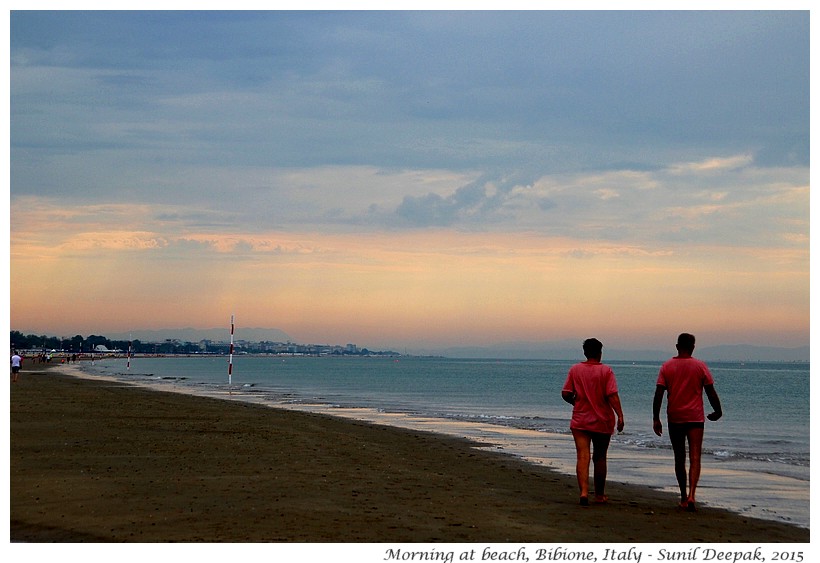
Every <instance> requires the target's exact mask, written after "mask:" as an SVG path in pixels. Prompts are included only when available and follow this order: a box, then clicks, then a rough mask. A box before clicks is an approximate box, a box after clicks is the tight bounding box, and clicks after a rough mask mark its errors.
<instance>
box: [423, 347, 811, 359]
mask: <svg viewBox="0 0 820 563" xmlns="http://www.w3.org/2000/svg"><path fill="white" fill-rule="evenodd" d="M414 353H420V354H430V355H440V356H446V357H449V358H497V359H510V360H512V359H517V360H583V359H584V356H583V352H582V350H581V346H580V344H577V343H572V344H571V343H569V342H544V343H533V342H510V343H505V344H496V345H490V346H458V347H448V348H440V349H430V350H424V351H414ZM674 355H675V347H674V344H673V345H672V346H670V348H669V349H668V350H647V349H644V350H624V349H612V348H607V347H606V346H604V361H647V362H648V361H663V360H667V359H669V358H670V357H672V356H674ZM695 356H696V357H698V358H700V359H702V360H707V361H720V360H723V361H740V362H808V361H809V360H810V352H809V346H800V347H797V348H778V347H774V346H751V345H743V344H738V345H726V346H706V347H703V348H697V349H696V350H695Z"/></svg>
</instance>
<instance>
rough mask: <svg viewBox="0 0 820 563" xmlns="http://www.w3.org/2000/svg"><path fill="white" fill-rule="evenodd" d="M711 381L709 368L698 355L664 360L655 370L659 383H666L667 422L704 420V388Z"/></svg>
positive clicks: (663, 384)
mask: <svg viewBox="0 0 820 563" xmlns="http://www.w3.org/2000/svg"><path fill="white" fill-rule="evenodd" d="M714 383H715V380H714V379H713V378H712V374H711V373H710V372H709V368H708V367H706V364H705V363H703V362H702V361H700V360H698V359H697V358H672V359H671V360H667V361H666V363H664V364H663V365H662V366H661V371H660V372H659V373H658V385H662V386H664V387H666V392H667V397H666V416H667V418H668V420H669V422H672V423H681V422H704V420H705V418H706V417H705V416H704V412H703V388H704V386H706V385H714Z"/></svg>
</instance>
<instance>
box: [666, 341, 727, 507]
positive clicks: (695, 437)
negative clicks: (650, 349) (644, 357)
mask: <svg viewBox="0 0 820 563" xmlns="http://www.w3.org/2000/svg"><path fill="white" fill-rule="evenodd" d="M676 347H677V349H678V355H677V356H675V357H674V358H672V359H670V360H667V361H666V362H665V363H664V364H663V366H661V370H660V372H659V373H658V383H657V386H656V387H655V399H654V401H653V402H652V426H653V429H654V430H655V434H657V435H658V436H661V435H662V434H663V424H662V423H661V419H660V413H661V404H662V403H663V395H664V393H666V395H667V405H666V416H667V422H668V424H669V440H670V441H671V442H672V450H673V451H674V453H675V476H676V477H677V479H678V486H679V487H680V499H681V500H680V506H681V508H685V509H686V510H688V511H690V512H694V511H695V489H697V486H698V480H699V479H700V458H701V452H702V450H703V431H704V422H705V420H704V418H708V419H709V420H712V421H714V420H718V419H720V417H721V416H723V410H722V409H721V406H720V398H719V397H718V394H717V391H715V381H714V379H713V378H712V374H711V373H710V372H709V368H708V367H706V364H705V363H704V362H702V361H700V360H698V359H696V358H693V357H692V353H693V352H694V351H695V337H694V336H693V335H691V334H688V333H683V334H681V335H680V336H678V343H677V345H676ZM704 391H706V397H707V398H708V399H709V404H710V405H711V406H712V409H713V410H714V412H712V413H711V414H709V415H708V416H706V417H704V410H703V392H704ZM687 442H688V443H689V479H688V485H689V493H688V494H687V492H686V486H687V475H686V443H687Z"/></svg>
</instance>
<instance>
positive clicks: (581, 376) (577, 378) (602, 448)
mask: <svg viewBox="0 0 820 563" xmlns="http://www.w3.org/2000/svg"><path fill="white" fill-rule="evenodd" d="M583 348H584V355H585V356H586V357H587V360H586V361H585V362H581V363H578V364H575V365H574V366H572V367H571V368H570V370H569V373H568V374H567V380H566V382H564V387H563V388H562V389H561V397H562V398H563V399H564V400H565V401H566V402H568V403H569V404H571V405H572V420H571V421H570V425H569V428H570V430H571V431H572V437H573V438H574V439H575V451H576V455H577V461H576V465H575V473H576V475H577V477H578V488H579V489H580V490H581V501H580V502H581V505H582V506H588V505H589V462H590V446H592V456H591V459H592V462H593V465H594V475H593V481H594V484H595V501H596V502H598V503H605V502H606V501H607V496H606V495H605V494H604V489H605V487H606V470H607V467H606V454H607V450H608V449H609V440H610V438H611V437H612V433H613V431H614V429H615V426H616V421H615V414H617V415H618V421H617V427H618V432H621V431H623V429H624V413H623V410H622V409H621V399H620V397H619V396H618V384H617V382H616V381H615V374H614V373H613V372H612V368H610V367H609V366H607V365H604V364H602V363H601V356H602V351H603V344H601V342H600V341H599V340H598V339H596V338H589V339H587V340H585V341H584V345H583ZM613 411H614V413H613Z"/></svg>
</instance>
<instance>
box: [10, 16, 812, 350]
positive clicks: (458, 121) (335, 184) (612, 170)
mask: <svg viewBox="0 0 820 563" xmlns="http://www.w3.org/2000/svg"><path fill="white" fill-rule="evenodd" d="M9 44H10V57H9V61H10V109H11V113H10V177H11V184H10V219H11V223H10V245H9V248H10V319H11V325H12V328H13V329H22V330H29V329H32V330H40V331H44V332H46V333H54V334H61V333H64V332H66V331H69V332H71V331H73V332H74V333H75V334H76V333H89V332H90V331H100V332H103V333H106V332H109V333H114V332H120V333H121V332H128V331H129V330H138V329H162V328H176V327H180V326H192V327H198V328H210V327H218V326H225V325H226V324H227V322H228V320H229V318H230V315H232V314H235V315H236V318H237V326H239V327H243V326H244V327H251V326H255V327H256V326H276V327H279V328H280V329H281V330H283V331H285V332H286V333H288V334H289V335H291V337H292V338H293V339H294V340H296V341H300V342H336V341H339V340H347V341H350V342H357V343H367V345H368V346H369V347H373V348H378V349H403V348H404V347H411V348H424V347H429V345H430V344H432V343H435V344H436V345H447V346H488V345H492V344H494V343H498V342H515V341H526V342H544V341H554V340H560V341H565V340H569V341H576V340H579V339H583V338H586V337H588V336H595V337H598V338H600V339H601V340H602V341H604V342H605V345H607V346H610V347H612V348H632V349H640V348H653V349H667V348H669V346H671V345H672V343H674V339H675V338H676V336H677V334H678V333H679V332H683V331H686V332H692V333H694V334H696V335H697V337H698V341H699V343H702V345H704V346H706V345H724V344H752V345H766V346H769V345H771V346H782V347H797V346H803V345H807V344H808V343H809V335H810V307H809V305H810V284H809V280H810V271H809V262H810V260H809V259H810V252H809V220H810V211H809V180H810V173H809V172H810V154H809V140H810V119H809V115H810V111H809V110H810V83H809V76H810V62H809V61H810V49H809V44H810V31H809V12H808V11H731V12H730V11H686V12H666V11H605V12H604V11H573V12H566V11H521V12H492V11H447V12H439V11H378V12H375V11H374V12H345V11H338V12H335V11H334V12H327V11H307V12H297V11H293V12H291V11H281V12H280V11H267V12H253V11H241V12H239V11H237V12H233V11H217V12H213V11H168V12H165V11H12V12H11V15H10V42H9ZM648 46H651V48H648Z"/></svg>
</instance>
